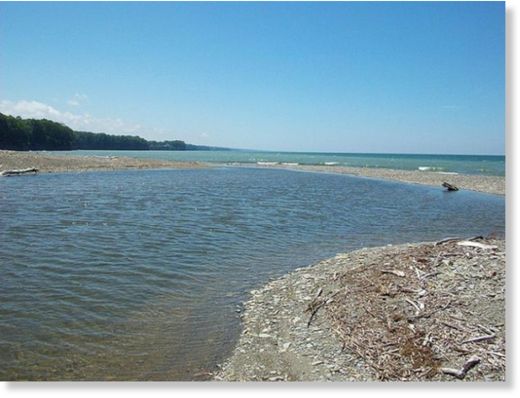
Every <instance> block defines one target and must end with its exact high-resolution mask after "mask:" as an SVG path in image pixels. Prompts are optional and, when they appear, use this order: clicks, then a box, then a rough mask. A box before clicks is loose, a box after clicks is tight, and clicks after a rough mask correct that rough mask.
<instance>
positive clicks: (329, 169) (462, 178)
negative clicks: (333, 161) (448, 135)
mask: <svg viewBox="0 0 520 398" xmlns="http://www.w3.org/2000/svg"><path fill="white" fill-rule="evenodd" d="M256 167H267V168H277V169H289V170H300V171H312V172H323V173H339V174H349V175H353V176H359V177H369V178H377V179H383V180H393V181H400V182H406V183H412V184H423V185H431V186H436V187H440V186H441V185H442V183H443V182H448V183H450V184H452V185H455V186H457V187H458V188H460V189H467V190H471V191H478V192H484V193H491V194H496V195H505V192H506V179H505V177H501V176H485V175H468V174H452V173H442V172H432V171H419V170H397V169H382V168H381V169H378V168H368V167H346V166H313V165H284V164H277V165H257V166H256Z"/></svg>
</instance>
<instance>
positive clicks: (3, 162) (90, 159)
mask: <svg viewBox="0 0 520 398" xmlns="http://www.w3.org/2000/svg"><path fill="white" fill-rule="evenodd" d="M203 167H208V166H207V165H205V164H202V163H199V162H172V161H167V160H156V159H136V158H131V157H119V156H117V157H116V156H62V155H55V154H48V153H45V152H21V151H6V150H0V172H2V171H4V170H14V169H26V168H37V169H38V170H39V171H40V172H43V173H63V172H82V171H110V170H125V169H164V168H167V169H192V168H203Z"/></svg>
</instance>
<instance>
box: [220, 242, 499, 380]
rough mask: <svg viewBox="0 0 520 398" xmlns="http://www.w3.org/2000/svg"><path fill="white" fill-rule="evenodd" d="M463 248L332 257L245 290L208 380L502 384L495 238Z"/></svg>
mask: <svg viewBox="0 0 520 398" xmlns="http://www.w3.org/2000/svg"><path fill="white" fill-rule="evenodd" d="M469 242H470V243H467V245H461V244H460V243H461V241H459V240H451V241H447V242H444V243H441V244H437V245H436V244H434V243H422V244H405V245H398V246H387V247H376V248H365V249H361V250H357V251H353V252H350V253H346V254H338V255H337V256H336V257H334V258H330V259H327V260H324V261H321V262H319V263H317V264H315V265H313V266H310V267H306V268H300V269H298V270H296V271H294V272H292V273H290V274H287V275H286V276H284V277H282V278H280V279H277V280H275V281H272V282H270V283H269V284H267V285H266V286H265V287H263V288H261V289H259V290H256V291H253V292H251V295H252V297H251V299H250V300H249V301H248V302H247V303H246V304H245V312H244V313H243V316H242V320H243V331H242V333H241V336H240V339H239V341H238V344H237V346H236V348H235V350H234V352H233V354H232V356H231V357H230V358H228V360H227V361H226V362H225V363H224V364H223V365H221V366H220V370H219V371H218V372H217V373H216V374H215V379H216V380H228V381H326V380H330V381H379V380H391V381H426V380H434V381H458V380H464V381H487V380H492V381H503V380H504V379H505V242H504V241H503V240H492V239H486V240H484V239H475V240H471V241H469ZM475 243H476V245H475ZM479 245H480V247H476V246H479ZM482 245H484V246H482ZM465 365H466V370H467V372H466V373H464V371H463V368H464V366H465ZM450 372H451V373H450Z"/></svg>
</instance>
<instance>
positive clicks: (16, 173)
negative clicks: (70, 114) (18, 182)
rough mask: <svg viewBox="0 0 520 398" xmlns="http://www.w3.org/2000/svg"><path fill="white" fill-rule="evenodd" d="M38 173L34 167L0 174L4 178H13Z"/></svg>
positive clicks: (5, 171)
mask: <svg viewBox="0 0 520 398" xmlns="http://www.w3.org/2000/svg"><path fill="white" fill-rule="evenodd" d="M37 172H38V169H37V168H35V167H33V168H30V169H19V170H4V171H2V172H0V175H1V176H4V177H12V176H19V175H24V174H36V173H37Z"/></svg>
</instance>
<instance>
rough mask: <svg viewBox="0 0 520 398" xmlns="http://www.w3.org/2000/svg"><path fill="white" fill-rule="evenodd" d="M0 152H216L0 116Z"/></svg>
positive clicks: (174, 141)
mask: <svg viewBox="0 0 520 398" xmlns="http://www.w3.org/2000/svg"><path fill="white" fill-rule="evenodd" d="M0 149H10V150H16V151H42V150H46V151H70V150H75V149H90V150H92V149H104V150H167V151H187V150H215V149H224V148H215V147H208V146H200V145H193V144H186V143H185V142H184V141H181V140H172V141H147V140H145V139H144V138H141V137H138V136H133V135H111V134H105V133H92V132H88V131H74V130H72V129H71V128H70V127H68V126H65V125H64V124H61V123H57V122H53V121H52V120H47V119H23V118H21V117H15V116H9V115H4V114H2V113H0Z"/></svg>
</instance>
